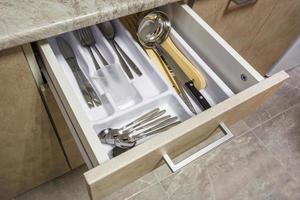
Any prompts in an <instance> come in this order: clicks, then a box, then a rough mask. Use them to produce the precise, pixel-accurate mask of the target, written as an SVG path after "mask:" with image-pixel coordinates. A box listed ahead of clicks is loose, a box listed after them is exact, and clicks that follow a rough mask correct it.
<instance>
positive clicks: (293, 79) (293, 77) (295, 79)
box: [286, 65, 300, 89]
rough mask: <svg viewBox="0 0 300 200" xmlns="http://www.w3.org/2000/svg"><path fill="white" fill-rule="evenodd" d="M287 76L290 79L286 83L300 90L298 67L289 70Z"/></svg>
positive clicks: (299, 69) (299, 67) (299, 68)
mask: <svg viewBox="0 0 300 200" xmlns="http://www.w3.org/2000/svg"><path fill="white" fill-rule="evenodd" d="M288 74H289V75H290V78H289V79H288V80H287V81H286V82H287V83H288V84H290V85H291V86H294V87H297V88H298V89H300V65H299V66H297V67H295V68H293V69H291V70H289V71H288Z"/></svg>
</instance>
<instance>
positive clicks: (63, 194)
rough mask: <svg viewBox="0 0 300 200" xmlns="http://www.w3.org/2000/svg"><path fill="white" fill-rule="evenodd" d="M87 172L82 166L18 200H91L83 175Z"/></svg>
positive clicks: (17, 199) (17, 198)
mask: <svg viewBox="0 0 300 200" xmlns="http://www.w3.org/2000/svg"><path fill="white" fill-rule="evenodd" d="M86 171H87V167H86V166H82V167H79V168H77V169H76V170H73V171H72V172H71V173H67V174H66V175H64V176H62V177H58V178H56V179H54V180H52V181H50V182H48V183H46V184H43V185H41V186H39V187H37V188H34V189H33V190H31V191H28V192H26V193H24V194H22V195H19V196H18V197H16V198H15V199H16V200H41V199H44V200H60V199H63V200H85V199H89V196H88V192H87V189H86V184H85V181H84V178H83V173H84V172H86Z"/></svg>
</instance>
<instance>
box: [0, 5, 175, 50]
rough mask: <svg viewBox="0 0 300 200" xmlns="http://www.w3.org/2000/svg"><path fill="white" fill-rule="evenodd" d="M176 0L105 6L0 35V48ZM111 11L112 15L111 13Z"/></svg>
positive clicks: (40, 38) (32, 40) (44, 37)
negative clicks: (83, 13)
mask: <svg viewBox="0 0 300 200" xmlns="http://www.w3.org/2000/svg"><path fill="white" fill-rule="evenodd" d="M177 1H178V0H166V1H155V0H154V1H151V2H147V3H143V4H140V5H138V6H137V5H130V6H123V7H118V8H115V7H113V6H112V7H107V8H103V9H101V10H98V11H96V12H93V13H89V14H86V15H81V16H78V17H74V18H70V19H67V20H62V21H58V22H54V23H49V24H47V25H45V26H38V27H35V28H32V29H28V30H23V31H21V32H18V33H14V34H7V35H5V36H0V50H4V49H7V48H11V47H14V46H19V45H22V44H25V43H29V42H34V41H38V40H42V39H46V38H49V37H52V36H55V35H59V34H61V33H65V32H69V31H73V30H76V29H79V28H82V27H86V26H90V25H93V24H97V23H101V22H104V21H107V20H111V19H115V18H119V17H122V16H126V15H129V14H133V13H137V12H141V11H145V10H148V9H151V8H156V7H159V6H163V5H166V4H169V3H173V2H177ZM111 13H113V15H112V14H111Z"/></svg>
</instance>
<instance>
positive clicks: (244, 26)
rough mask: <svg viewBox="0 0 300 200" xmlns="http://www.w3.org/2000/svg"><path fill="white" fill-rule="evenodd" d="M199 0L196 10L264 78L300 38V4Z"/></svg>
mask: <svg viewBox="0 0 300 200" xmlns="http://www.w3.org/2000/svg"><path fill="white" fill-rule="evenodd" d="M227 3H228V0H196V1H195V4H194V7H193V9H194V10H195V11H196V12H197V13H198V14H199V15H200V16H201V17H202V18H203V19H204V20H205V21H206V22H207V23H208V24H209V25H210V26H211V27H212V28H214V29H215V30H216V31H217V32H218V33H219V34H220V35H221V36H222V37H223V38H224V39H225V40H226V41H227V42H228V43H229V44H230V45H232V47H233V48H234V49H236V50H237V51H238V52H239V53H240V54H241V55H242V56H243V57H244V58H245V59H246V60H247V61H248V62H249V63H250V64H252V65H253V67H254V68H256V70H258V71H259V72H260V73H261V74H265V73H266V72H267V71H268V70H269V69H270V68H271V67H272V65H273V64H274V63H275V62H276V61H277V60H278V59H279V58H280V56H281V55H282V54H283V53H284V52H285V50H286V49H287V48H288V47H289V46H290V44H291V43H292V42H293V41H294V40H295V39H296V38H297V36H298V35H299V34H300V1H299V0H288V1H282V0H258V1H257V2H256V4H252V5H248V6H245V7H237V6H235V5H234V4H232V3H231V4H230V5H229V6H228V8H227V9H226V5H227Z"/></svg>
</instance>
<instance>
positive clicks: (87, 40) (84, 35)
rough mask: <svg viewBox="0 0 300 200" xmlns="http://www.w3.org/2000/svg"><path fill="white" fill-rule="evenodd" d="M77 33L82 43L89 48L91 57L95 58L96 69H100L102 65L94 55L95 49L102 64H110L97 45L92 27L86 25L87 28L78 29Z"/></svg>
mask: <svg viewBox="0 0 300 200" xmlns="http://www.w3.org/2000/svg"><path fill="white" fill-rule="evenodd" d="M77 35H78V39H79V42H80V44H81V45H82V46H84V47H86V48H87V49H88V51H89V54H90V55H91V57H92V59H93V63H94V65H95V68H96V70H98V69H100V65H99V63H98V62H97V60H96V58H95V56H94V53H93V50H94V51H96V53H97V55H98V57H99V58H100V60H101V62H102V64H103V65H108V62H107V61H106V60H105V58H104V57H103V56H102V54H101V53H100V51H99V50H98V49H97V47H96V41H95V38H94V36H93V33H92V31H91V29H90V28H88V27H86V28H82V29H79V30H77ZM92 49H93V50H92Z"/></svg>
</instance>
